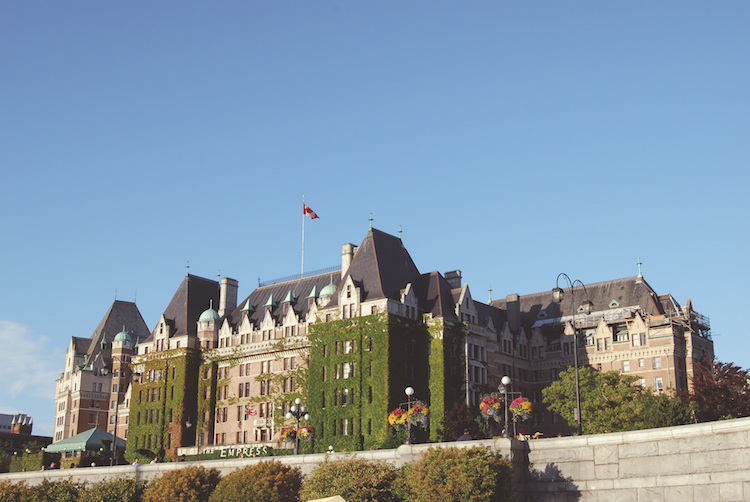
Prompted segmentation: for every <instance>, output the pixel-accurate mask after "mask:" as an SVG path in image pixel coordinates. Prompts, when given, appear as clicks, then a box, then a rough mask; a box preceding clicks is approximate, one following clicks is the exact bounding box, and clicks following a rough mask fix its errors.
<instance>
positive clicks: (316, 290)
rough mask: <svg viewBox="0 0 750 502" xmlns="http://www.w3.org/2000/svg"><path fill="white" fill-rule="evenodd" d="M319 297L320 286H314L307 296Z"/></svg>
mask: <svg viewBox="0 0 750 502" xmlns="http://www.w3.org/2000/svg"><path fill="white" fill-rule="evenodd" d="M317 297H318V287H317V286H313V288H312V291H310V294H309V295H307V298H317Z"/></svg>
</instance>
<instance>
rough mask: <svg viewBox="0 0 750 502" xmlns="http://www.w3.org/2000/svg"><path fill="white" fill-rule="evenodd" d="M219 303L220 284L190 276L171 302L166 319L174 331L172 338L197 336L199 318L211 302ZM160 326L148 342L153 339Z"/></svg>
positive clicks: (183, 282) (155, 329) (156, 327)
mask: <svg viewBox="0 0 750 502" xmlns="http://www.w3.org/2000/svg"><path fill="white" fill-rule="evenodd" d="M212 300H213V301H214V302H215V303H216V304H217V305H218V303H219V283H218V282H217V281H212V280H211V279H204V278H203V277H198V276H197V275H190V274H188V275H187V276H185V279H183V281H182V282H181V283H180V286H179V287H178V288H177V291H176V292H175V294H174V296H173V297H172V301H170V302H169V305H168V306H167V308H166V310H164V317H165V318H166V319H167V321H168V322H169V323H170V324H171V327H172V329H173V330H174V331H173V333H172V336H183V335H188V336H197V334H198V324H197V323H198V318H199V317H200V316H201V314H202V313H203V312H205V311H206V309H208V308H209V307H210V306H211V301H212ZM158 328H159V327H158V326H154V331H153V333H152V334H151V336H150V337H149V338H148V340H152V339H153V335H154V333H156V331H157V329H158Z"/></svg>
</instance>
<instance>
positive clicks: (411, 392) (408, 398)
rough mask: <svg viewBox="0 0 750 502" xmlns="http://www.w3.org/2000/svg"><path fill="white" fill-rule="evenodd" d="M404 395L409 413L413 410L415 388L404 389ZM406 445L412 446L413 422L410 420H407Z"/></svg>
mask: <svg viewBox="0 0 750 502" xmlns="http://www.w3.org/2000/svg"><path fill="white" fill-rule="evenodd" d="M404 394H406V401H407V407H406V412H407V413H408V412H409V410H411V396H413V395H414V387H407V388H406V389H404ZM406 444H411V421H410V420H408V419H407V420H406Z"/></svg>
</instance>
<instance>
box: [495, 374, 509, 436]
mask: <svg viewBox="0 0 750 502" xmlns="http://www.w3.org/2000/svg"><path fill="white" fill-rule="evenodd" d="M500 382H501V383H502V384H503V385H502V390H503V391H505V430H504V431H503V437H505V438H507V437H509V436H510V435H509V433H508V408H509V407H510V404H508V386H510V382H511V379H510V377H509V376H508V375H505V376H504V377H503V378H502V380H500ZM498 390H500V389H498Z"/></svg>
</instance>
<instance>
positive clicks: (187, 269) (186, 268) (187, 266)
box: [185, 261, 190, 279]
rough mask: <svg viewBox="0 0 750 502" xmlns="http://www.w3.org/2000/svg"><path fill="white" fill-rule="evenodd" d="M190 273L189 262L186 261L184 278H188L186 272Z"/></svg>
mask: <svg viewBox="0 0 750 502" xmlns="http://www.w3.org/2000/svg"><path fill="white" fill-rule="evenodd" d="M189 273H190V262H189V261H188V262H187V265H186V266H185V279H187V278H188V274H189Z"/></svg>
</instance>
